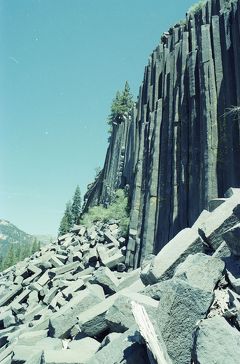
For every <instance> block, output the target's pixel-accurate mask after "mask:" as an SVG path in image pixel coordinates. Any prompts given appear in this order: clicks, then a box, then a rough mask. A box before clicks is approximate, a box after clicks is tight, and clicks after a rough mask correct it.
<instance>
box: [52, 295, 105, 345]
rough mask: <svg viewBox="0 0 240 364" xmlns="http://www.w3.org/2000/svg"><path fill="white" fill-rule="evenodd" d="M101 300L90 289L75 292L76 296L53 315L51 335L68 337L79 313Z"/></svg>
mask: <svg viewBox="0 0 240 364" xmlns="http://www.w3.org/2000/svg"><path fill="white" fill-rule="evenodd" d="M100 301H101V300H100V298H99V297H98V296H97V295H94V294H93V292H90V291H89V290H88V289H85V290H84V291H81V292H79V293H75V295H74V297H73V298H72V299H71V300H70V301H69V302H68V303H67V304H66V305H64V306H63V307H62V308H61V309H60V310H58V311H57V312H56V313H54V314H53V315H52V316H51V318H50V322H49V335H50V336H51V337H57V338H60V337H61V338H62V337H67V336H68V335H69V333H70V330H71V328H72V327H73V326H74V325H76V323H77V321H78V320H77V316H78V314H79V313H81V312H84V311H85V310H87V309H88V308H89V307H91V305H94V304H96V303H98V302H100Z"/></svg>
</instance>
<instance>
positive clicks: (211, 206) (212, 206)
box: [208, 198, 226, 212]
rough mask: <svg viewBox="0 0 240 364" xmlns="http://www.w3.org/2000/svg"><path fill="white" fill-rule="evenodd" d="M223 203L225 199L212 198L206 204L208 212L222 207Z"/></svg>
mask: <svg viewBox="0 0 240 364" xmlns="http://www.w3.org/2000/svg"><path fill="white" fill-rule="evenodd" d="M224 202H226V198H214V199H213V200H210V201H209V203H208V210H209V212H212V211H214V210H216V208H217V207H219V206H220V205H222V204H223V203H224Z"/></svg>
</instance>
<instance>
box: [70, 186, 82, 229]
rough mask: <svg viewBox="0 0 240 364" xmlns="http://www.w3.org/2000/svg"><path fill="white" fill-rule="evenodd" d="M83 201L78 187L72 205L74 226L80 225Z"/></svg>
mask: <svg viewBox="0 0 240 364" xmlns="http://www.w3.org/2000/svg"><path fill="white" fill-rule="evenodd" d="M81 205H82V201H81V192H80V187H79V185H77V187H76V190H75V193H74V196H73V203H72V219H73V223H74V224H79V219H80V215H81V210H82V207H81Z"/></svg>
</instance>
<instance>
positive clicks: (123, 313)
mask: <svg viewBox="0 0 240 364" xmlns="http://www.w3.org/2000/svg"><path fill="white" fill-rule="evenodd" d="M131 301H135V302H138V303H140V304H142V305H143V306H144V307H145V309H146V310H147V311H148V308H151V309H152V308H153V309H157V306H158V302H157V301H155V300H153V299H152V298H150V297H147V296H144V295H142V294H139V293H134V294H130V293H129V295H128V296H122V295H120V296H119V297H118V298H117V299H116V301H115V302H114V304H113V305H112V306H111V307H110V309H109V310H108V312H107V314H106V320H107V324H108V327H109V328H110V330H111V331H114V332H124V331H126V330H128V329H129V328H130V327H131V326H132V325H133V324H134V323H135V319H134V317H133V314H132V306H131Z"/></svg>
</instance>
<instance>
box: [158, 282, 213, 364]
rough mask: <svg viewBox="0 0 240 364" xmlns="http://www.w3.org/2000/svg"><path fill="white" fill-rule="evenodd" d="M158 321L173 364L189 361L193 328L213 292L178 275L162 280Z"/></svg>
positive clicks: (209, 301) (183, 363)
mask: <svg viewBox="0 0 240 364" xmlns="http://www.w3.org/2000/svg"><path fill="white" fill-rule="evenodd" d="M162 287H163V293H162V296H161V299H160V303H159V306H158V314H157V322H158V327H159V329H160V332H161V334H162V337H163V340H164V342H165V345H166V348H167V352H168V354H169V356H170V358H171V360H172V363H173V364H186V363H190V362H191V349H192V346H193V337H192V334H193V331H194V329H195V326H196V324H197V322H198V321H199V320H201V319H203V318H205V317H206V314H207V312H208V309H209V307H210V306H211V303H212V300H213V294H212V293H210V292H207V291H203V290H201V289H199V288H195V287H192V286H190V285H189V284H188V283H187V282H185V281H182V280H180V279H178V278H173V279H171V280H168V281H165V282H162Z"/></svg>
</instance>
